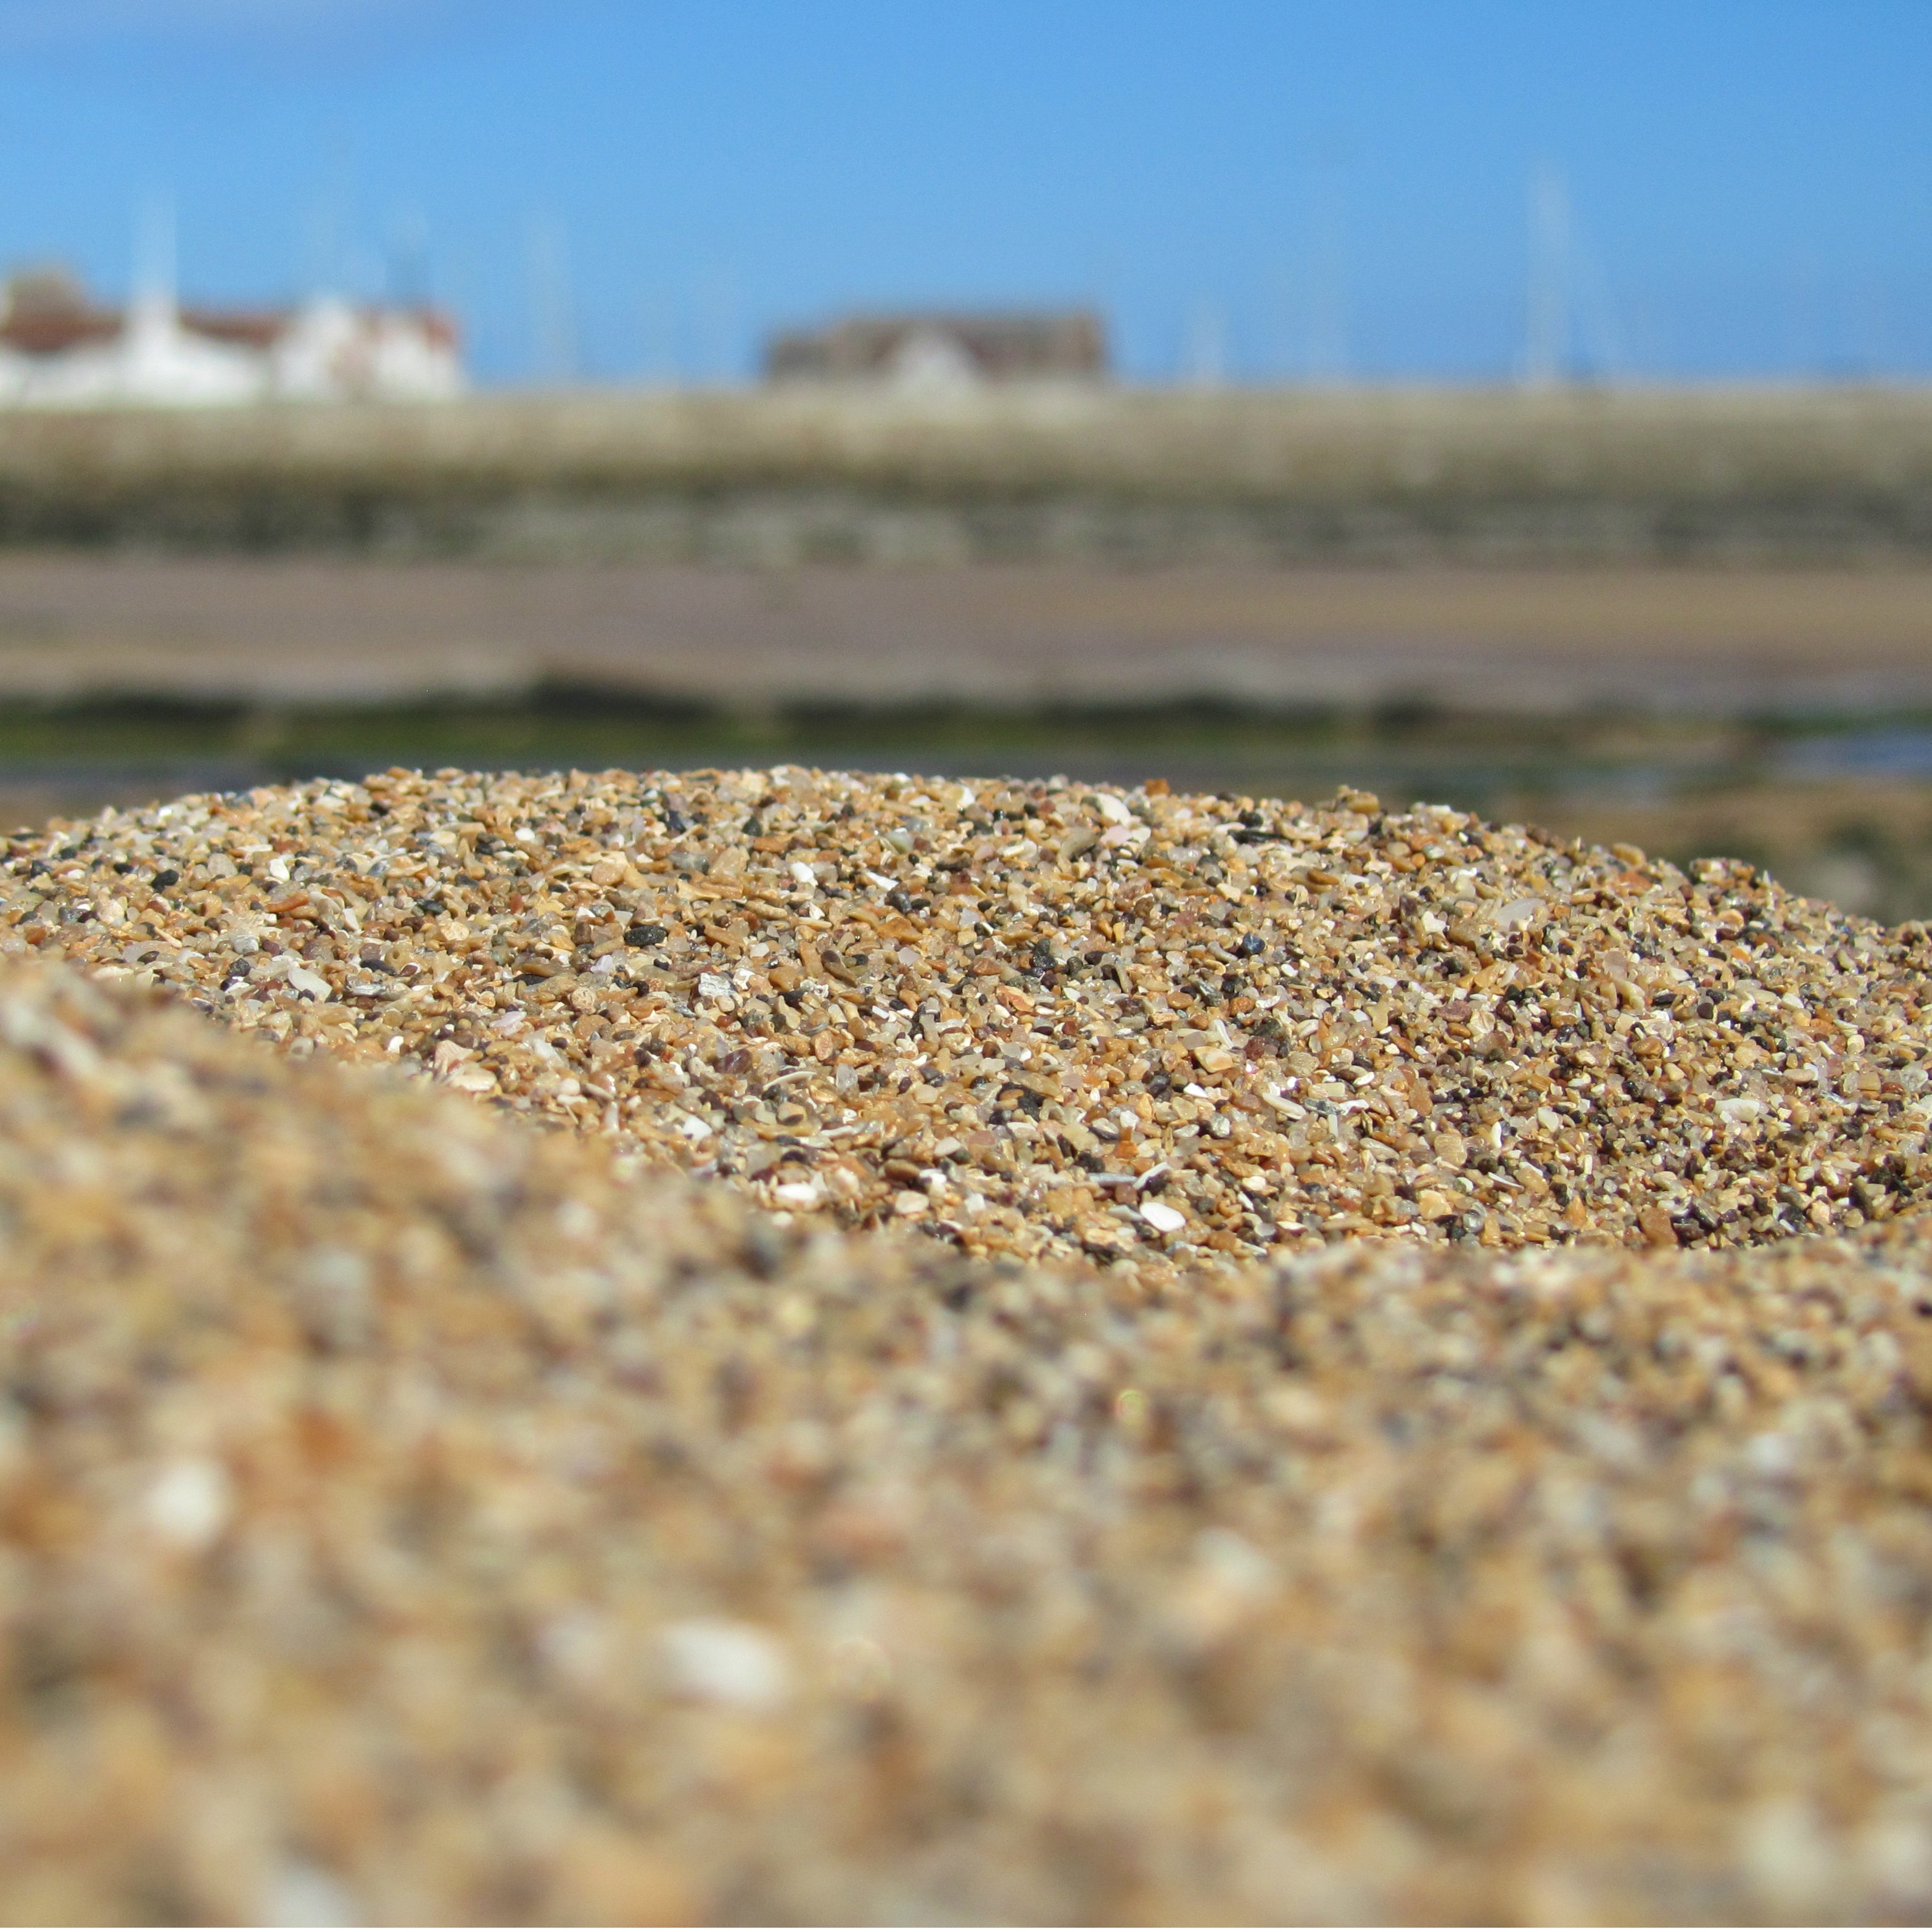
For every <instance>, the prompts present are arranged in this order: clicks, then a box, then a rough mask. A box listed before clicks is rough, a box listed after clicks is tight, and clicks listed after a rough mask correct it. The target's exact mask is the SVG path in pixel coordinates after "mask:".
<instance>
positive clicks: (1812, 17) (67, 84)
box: [0, 0, 1932, 381]
mask: <svg viewBox="0 0 1932 1932" xmlns="http://www.w3.org/2000/svg"><path fill="white" fill-rule="evenodd" d="M1928 108H1932V4H1928V0H1898V3H1897V4H1890V5H1885V4H1877V3H1876V0H1828V3H1827V4H1796V0H1729V4H1725V5H1718V4H1713V0H1703V4H1699V0H1674V4H1670V5H1658V4H1652V3H1651V0H1613V3H1612V4H1606V0H1547V4H1532V0H1514V4H1508V3H1507V0H1436V4H1433V5H1422V4H1415V0H1354V4H1351V5H1343V4H1339V0H1337V4H1330V5H1320V6H1316V5H1297V4H1293V0H1274V4H1249V3H1248V0H1222V4H1215V0H1104V4H1102V0H1026V4H1019V0H997V4H996V3H995V0H981V4H978V5H971V6H966V5H954V6H952V7H941V6H935V5H924V6H919V5H913V4H910V0H896V4H883V0H813V4H807V0H789V4H772V0H703V4H685V0H544V4H541V5H539V4H535V3H534V0H0V180H4V181H5V192H4V193H0V258H5V259H7V260H24V259H31V258H38V257H47V256H59V257H67V258H68V259H70V260H73V261H74V262H75V263H77V265H78V266H80V267H81V268H83V269H84V271H85V272H86V273H87V275H89V278H90V279H92V281H95V282H96V283H97V284H99V285H100V286H101V287H104V288H105V289H107V290H113V291H118V290H122V289H124V287H125V286H126V284H127V280H128V277H129V274H130V255H131V252H132V236H133V229H134V226H135V221H136V208H137V206H138V205H139V204H140V202H142V199H143V197H146V198H148V199H153V198H154V197H155V196H166V197H167V198H169V199H171V200H172V203H173V205H174V207H175V210H176V218H177V222H178V234H179V260H180V280H181V285H182V287H183V289H184V292H185V293H189V294H190V295H196V296H205V297H211V298H222V299H266V298H269V297H280V296H287V295H290V294H293V293H297V292H299V291H300V290H303V289H305V288H308V287H314V286H315V285H316V284H317V283H318V282H320V281H334V282H336V283H338V284H345V285H347V286H350V287H353V288H354V289H356V290H358V291H359V292H361V293H368V294H375V293H380V292H382V291H383V289H384V288H385V287H401V288H404V289H406V290H407V289H411V288H413V287H415V286H416V284H419V282H426V284H427V286H428V287H429V289H430V290H431V291H432V292H433V293H434V294H435V295H436V296H437V297H438V298H439V299H442V300H443V301H445V302H449V303H450V304H452V305H453V306H455V308H457V310H458V311H459V312H460V314H461V315H462V317H463V320H464V321H465V323H466V326H467V327H468V329H469V334H470V341H471V344H472V355H473V359H474V362H475V366H476V368H477V369H478V373H479V374H481V375H482V376H483V377H484V378H486V379H487V380H496V381H517V380H529V378H530V377H532V375H533V374H539V373H541V372H544V371H552V370H561V369H567V370H568V371H570V372H571V373H573V374H576V375H578V376H580V377H586V378H589V379H594V380H628V379H631V378H634V377H637V376H638V375H639V374H643V373H662V374H676V375H678V376H679V377H681V378H682V379H683V380H716V379H718V378H719V377H724V376H727V375H728V376H738V375H742V374H745V373H747V372H748V371H750V370H751V368H753V367H754V361H755V356H756V350H757V343H758V341H759V340H760V337H761V336H762V335H763V332H765V331H766V329H769V328H770V327H772V326H775V325H777V324H780V323H786V322H790V321H793V320H808V319H811V318H814V317H819V316H822V315H824V314H829V313H831V312H833V311H836V310H838V309H839V308H842V307H844V306H846V305H901V304H929V303H931V304H979V305H1013V304H1025V303H1033V302H1075V301H1080V302H1094V303H1097V304H1098V305H1100V306H1101V307H1102V308H1103V309H1104V310H1105V311H1106V313H1107V314H1108V316H1109V320H1110V322H1111V323H1112V326H1113V328H1114V330H1115V341H1116V344H1117V351H1118V360H1119V362H1120V363H1121V366H1122V368H1124V371H1126V372H1127V374H1130V375H1133V376H1136V377H1148V378H1160V379H1165V378H1167V377H1172V376H1173V375H1174V374H1176V373H1177V372H1178V371H1182V370H1184V369H1188V368H1193V369H1195V370H1196V371H1208V370H1211V369H1214V368H1220V369H1221V370H1223V371H1225V372H1226V374H1229V375H1230V376H1232V377H1236V378H1238V379H1243V380H1268V379H1274V378H1278V377H1300V376H1303V375H1306V374H1310V373H1316V374H1348V375H1351V376H1353V377H1361V378H1364V379H1372V378H1379V377H1424V378H1430V377H1435V378H1448V379H1451V380H1487V379H1493V378H1496V377H1505V376H1508V375H1509V374H1511V373H1512V372H1513V371H1515V370H1516V369H1517V368H1519V367H1520V365H1521V362H1522V359H1523V355H1524V353H1525V350H1524V345H1525V320H1524V318H1525V308H1526V299H1525V289H1526V277H1527V275H1528V273H1529V253H1530V249H1529V215H1528V207H1529V182H1530V180H1531V177H1532V170H1534V169H1537V168H1538V167H1539V166H1541V167H1543V168H1544V169H1547V170H1548V171H1549V178H1551V179H1553V180H1554V181H1557V182H1558V183H1559V184H1560V187H1561V190H1562V195H1563V196H1564V198H1565V201H1566V202H1567V205H1568V209H1569V211H1570V226H1569V230H1568V233H1569V235H1570V238H1571V239H1570V242H1569V243H1568V245H1567V246H1566V247H1565V248H1563V249H1562V251H1560V254H1559V252H1557V251H1555V250H1554V248H1552V250H1551V251H1547V253H1546V260H1552V261H1559V262H1560V264H1561V266H1560V269H1559V271H1558V272H1559V276H1560V279H1561V281H1562V285H1563V287H1564V288H1565V313H1566V314H1567V317H1568V348H1567V353H1568V357H1569V359H1571V360H1572V361H1573V362H1575V363H1576V364H1577V365H1579V366H1587V367H1590V368H1598V369H1601V370H1603V371H1607V372H1610V373H1612V374H1628V375H1631V376H1634V377H1648V376H1664V377H1700V376H1742V375H1751V374H1799V373H1816V372H1820V371H1823V372H1827V373H1837V374H1861V373H1874V374H1901V373H1909V374H1932V112H1928Z"/></svg>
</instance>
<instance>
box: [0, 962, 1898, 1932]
mask: <svg viewBox="0 0 1932 1932" xmlns="http://www.w3.org/2000/svg"><path fill="white" fill-rule="evenodd" d="M636 1165H637V1164H636V1163H635V1160H634V1158H632V1159H626V1158H625V1157H622V1156H619V1155H617V1154H614V1153H613V1151H611V1150H610V1148H607V1147H605V1146H602V1145H598V1144H596V1143H595V1142H592V1143H590V1144H587V1145H586V1144H585V1143H583V1142H580V1141H577V1140H576V1139H573V1138H571V1137H569V1136H562V1135H556V1134H538V1133H532V1132H530V1131H529V1130H528V1129H527V1128H526V1127H523V1126H521V1125H520V1124H517V1123H515V1122H512V1121H500V1120H495V1119H492V1118H490V1116H489V1115H488V1114H487V1112H485V1111H484V1110H483V1109H478V1108H477V1107H476V1106H475V1105H474V1104H473V1103H471V1102H467V1101H466V1100H464V1099H463V1098H462V1097H460V1096H458V1095H453V1094H444V1093H437V1092H432V1091H425V1088H423V1086H422V1085H421V1084H420V1083H412V1082H404V1081H401V1080H399V1079H396V1078H395V1076H385V1075H383V1074H381V1073H377V1072H374V1071H373V1070H368V1069H360V1068H356V1067H339V1066H336V1065H334V1064H320V1063H318V1064H308V1065H292V1064H290V1062H289V1061H287V1059H286V1058H278V1057H276V1056H275V1055H272V1054H271V1053H270V1052H269V1051H268V1050H267V1049H266V1047H265V1046H263V1044H262V1043H258V1042H251V1041H248V1040H238V1039H236V1038H234V1037H232V1036H225V1035H223V1034H222V1033H221V1032H220V1031H218V1030H217V1029H216V1028H214V1027H213V1026H211V1025H209V1024H208V1022H206V1021H205V1020H203V1019H200V1018H199V1017H198V1016H195V1015H193V1014H191V1013H187V1012H184V1011H183V1010H181V1009H180V1008H179V1007H178V1006H172V1005H166V1004H161V1003H160V1002H158V1001H157V1000H156V999H155V998H154V996H152V995H146V996H143V995H139V994H136V993H133V992H129V991H128V990H127V989H110V988H106V987H103V986H101V985H100V984H99V983H90V982H88V981H86V980H82V979H80V978H79V977H77V976H75V975H74V974H71V972H69V971H67V970H65V969H63V968H54V967H51V966H48V965H35V964H32V963H28V964H24V965H23V964H19V963H15V964H11V965H6V966H5V967H0V1390H4V1397H0V1646H4V1649H0V1657H4V1663H5V1671H4V1674H0V1869H4V1870H5V1873H6V1880H5V1885H4V1886H0V1913H4V1915H5V1916H6V1917H7V1918H9V1919H12V1920H17V1921H20V1920H24V1921H40V1922H67V1921H77V1922H82V1923H103V1922H111V1921H125V1920H133V1921H137V1922H148V1923H151V1922H157V1921H158V1922H190V1923H193V1922H208V1921H240V1922H269V1923H275V1922H284V1923H314V1922H318V1921H319V1922H323V1923H332V1922H334V1923H353V1922H365V1923H387V1922H404V1923H434V1922H446V1921H473V1922H483V1923H503V1922H511V1921H551V1922H564V1923H585V1922H600V1921H616V1922H640V1921H652V1920H670V1921H690V1920H724V1921H734V1922H742V1921H750V1922H763V1923H779V1924H783V1923H792V1922H807V1921H833V1922H847V1921H888V1922H908V1921H909V1922H929V1921H959V1920H965V1921H1019V1922H1022V1923H1055V1922H1065V1921H1091V1920H1099V1921H1113V1922H1131V1921H1167V1922H1202V1921H1207V1922H1226V1921H1235V1922H1268V1923H1272V1922H1280V1921H1305V1920H1331V1921H1362V1920H1367V1921H1425V1922H1433V1923H1440V1922H1448V1921H1463V1920H1472V1921H1481V1922H1509V1921H1523V1920H1557V1921H1611V1922H1631V1921H1692V1920H1696V1921H1718V1922H1735V1921H1743V1920H1756V1919H1796V1920H1800V1921H1819V1920H1846V1921H1854V1922H1857V1921H1877V1920H1885V1919H1890V1920H1897V1921H1901V1922H1911V1923H1922V1922H1924V1918H1926V1916H1927V1913H1928V1912H1932V1766H1928V1759H1927V1753H1926V1751H1925V1750H1924V1738H1925V1737H1926V1736H1927V1730H1928V1725H1932V1642H1928V1622H1932V1517H1928V1514H1927V1501H1928V1499H1929V1498H1932V1456H1928V1454H1927V1435H1926V1415H1927V1407H1928V1405H1932V1271H1928V1269H1927V1246H1926V1241H1925V1238H1924V1233H1923V1230H1924V1227H1925V1225H1926V1224H1925V1223H1924V1222H1923V1221H1921V1220H1918V1219H1917V1218H1915V1217H1908V1218H1906V1219H1903V1220H1899V1221H1897V1222H1896V1223H1894V1225H1893V1226H1891V1227H1888V1228H1886V1229H1879V1230H1873V1231H1870V1232H1867V1233H1865V1234H1863V1235H1858V1236H1855V1237H1849V1238H1847V1237H1835V1238H1816V1239H1813V1240H1809V1241H1791V1242H1787V1243H1784V1244H1778V1245H1775V1246H1773V1247H1769V1248H1763V1249H1758V1250H1731V1251H1727V1252H1721V1253H1682V1254H1667V1255H1657V1254H1635V1253H1628V1252H1624V1251H1617V1250H1575V1249H1572V1250H1568V1251H1562V1252H1555V1253H1522V1254H1517V1255H1505V1254H1494V1253H1482V1252H1480V1251H1477V1250H1463V1251H1460V1252H1450V1251H1447V1250H1439V1249H1438V1250H1430V1249H1425V1248H1421V1247H1399V1246H1394V1245H1391V1244H1367V1243H1362V1242H1348V1243H1343V1244H1337V1246H1335V1247H1332V1248H1331V1249H1329V1250H1326V1251H1325V1252H1323V1253H1318V1254H1295V1255H1291V1256H1284V1257H1281V1258H1279V1259H1277V1260H1276V1261H1275V1262H1273V1263H1271V1264H1267V1265H1256V1266H1253V1267H1251V1268H1248V1269H1247V1270H1245V1271H1238V1272H1237V1271H1224V1272H1220V1273H1214V1274H1206V1275H1204V1276H1202V1277H1197V1278H1196V1279H1195V1280H1191V1281H1186V1282H1181V1281H1169V1282H1166V1283H1160V1282H1149V1281H1148V1280H1145V1279H1142V1278H1141V1277H1137V1276H1136V1274H1134V1272H1133V1271H1130V1270H1126V1269H1121V1268H1113V1269H1109V1270H1103V1269H1094V1268H1082V1267H1079V1266H1077V1265H1076V1266H1070V1267H1061V1268H1053V1269H1042V1268H1026V1267H1024V1266H1022V1265H1019V1264H1017V1263H1014V1262H1010V1261H1002V1260H980V1259H974V1258H972V1257H970V1256H964V1255H962V1254H959V1253H957V1252H955V1251H953V1250H948V1249H947V1247H944V1246H943V1245H941V1244H938V1243H936V1242H933V1241H920V1240H917V1239H912V1238H907V1237H905V1236H904V1235H872V1236H865V1235H838V1234H837V1233H835V1232H832V1230H830V1229H826V1228H820V1229H817V1230H815V1231H813V1232H809V1233H808V1232H805V1230H804V1229H802V1228H800V1227H799V1226H793V1228H792V1229H781V1228H778V1227H776V1226H774V1225H773V1224H772V1222H771V1220H769V1217H763V1216H761V1215H760V1214H758V1213H757V1211H755V1210H754V1209H753V1208H751V1207H750V1205H748V1203H746V1202H744V1201H742V1199H740V1198H739V1197H738V1196H735V1195H734V1194H733V1193H732V1191H731V1190H728V1189H725V1188H721V1187H712V1188H709V1189H708V1190H706V1189H700V1188H697V1187H693V1186H692V1184H690V1183H688V1181H682V1180H681V1179H679V1178H676V1177H668V1176H658V1177H650V1176H640V1175H639V1174H638V1173H637V1172H636Z"/></svg>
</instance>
